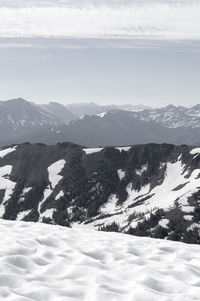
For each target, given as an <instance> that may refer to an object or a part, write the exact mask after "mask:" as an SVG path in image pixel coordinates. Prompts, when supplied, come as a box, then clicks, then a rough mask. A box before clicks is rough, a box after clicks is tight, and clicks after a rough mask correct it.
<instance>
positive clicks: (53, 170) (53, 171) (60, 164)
mask: <svg viewBox="0 0 200 301" xmlns="http://www.w3.org/2000/svg"><path fill="white" fill-rule="evenodd" d="M65 163H66V161H65V160H59V161H57V162H55V163H53V164H52V165H51V166H49V167H48V172H49V181H50V182H51V186H52V188H53V189H54V188H55V187H56V185H57V184H58V182H59V181H60V180H61V179H62V176H61V175H59V173H60V172H61V170H62V169H63V168H64V166H65Z"/></svg>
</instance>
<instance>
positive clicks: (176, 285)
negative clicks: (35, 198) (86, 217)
mask: <svg viewBox="0 0 200 301" xmlns="http://www.w3.org/2000/svg"><path fill="white" fill-rule="evenodd" d="M0 246H1V247H0V267H1V269H0V300H5V301H41V300H45V301H52V300H53V301H75V300H81V301H108V300H109V301H118V300H119V301H189V300H190V301H193V300H199V295H200V277H199V275H200V246H197V245H186V244H183V243H176V242H171V241H166V240H156V239H152V238H143V237H134V236H129V235H125V234H118V233H106V232H97V231H94V230H87V229H85V228H75V229H69V228H65V227H60V226H52V225H47V224H40V223H26V222H18V221H15V222H13V221H5V220H0Z"/></svg>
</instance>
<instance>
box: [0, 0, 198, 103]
mask: <svg viewBox="0 0 200 301" xmlns="http://www.w3.org/2000/svg"><path fill="white" fill-rule="evenodd" d="M199 15H200V2H199V1H197V0H191V1H190V2H189V3H188V1H186V0H175V1H171V0H164V1H161V0H151V1H147V0H145V1H141V0H133V1H130V0H126V1H122V0H112V1H108V0H103V1H99V0H87V1H83V0H77V1H76V2H75V3H74V2H72V1H69V0H62V1H61V0H59V1H57V2H56V3H55V2H53V1H51V0H41V1H36V0H34V1H29V2H28V4H27V1H25V0H12V1H10V0H0V68H1V70H2V71H3V72H1V73H0V80H1V89H0V99H12V98H16V97H19V96H21V97H23V98H25V99H28V100H30V101H33V102H37V103H47V102H49V101H57V102H61V103H64V104H68V103H74V102H76V103H77V102H90V101H94V102H96V103H101V104H126V103H131V104H143V105H148V106H165V105H168V104H174V105H184V106H190V105H195V104H198V103H199V101H200V85H199V78H200V56H199V52H200V21H199Z"/></svg>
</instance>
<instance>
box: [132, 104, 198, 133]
mask: <svg viewBox="0 0 200 301" xmlns="http://www.w3.org/2000/svg"><path fill="white" fill-rule="evenodd" d="M135 116H136V117H137V118H139V119H140V120H143V121H155V122H156V123H158V124H160V125H162V126H164V127H167V128H200V105H195V106H194V107H192V108H186V107H181V106H178V107H176V106H173V105H169V106H167V107H164V108H159V109H158V108H157V109H152V108H151V109H150V110H149V109H144V110H141V111H139V112H136V113H135Z"/></svg>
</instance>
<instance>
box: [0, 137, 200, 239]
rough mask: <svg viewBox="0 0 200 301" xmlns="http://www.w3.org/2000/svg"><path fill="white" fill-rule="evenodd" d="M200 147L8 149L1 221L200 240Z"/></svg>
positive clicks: (1, 155) (0, 188)
mask: <svg viewBox="0 0 200 301" xmlns="http://www.w3.org/2000/svg"><path fill="white" fill-rule="evenodd" d="M199 175H200V148H197V147H191V146H187V145H181V146H175V145H172V144H146V145H135V146H126V147H105V148H93V149H91V148H85V147H82V146H79V145H76V144H72V143H63V144H61V143H60V144H57V145H52V146H47V145H44V144H30V143H24V144H20V145H12V146H10V147H6V148H2V149H1V151H0V177H1V179H0V217H2V218H3V219H10V220H18V221H34V222H37V221H39V222H44V223H49V224H58V225H63V226H68V227H75V226H76V225H83V226H84V227H89V228H94V229H97V230H104V231H116V232H123V233H129V234H134V235H139V236H149V237H156V238H165V239H171V240H177V241H184V242H188V243H200V236H199V230H198V229H199V228H200V182H199Z"/></svg>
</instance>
